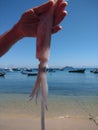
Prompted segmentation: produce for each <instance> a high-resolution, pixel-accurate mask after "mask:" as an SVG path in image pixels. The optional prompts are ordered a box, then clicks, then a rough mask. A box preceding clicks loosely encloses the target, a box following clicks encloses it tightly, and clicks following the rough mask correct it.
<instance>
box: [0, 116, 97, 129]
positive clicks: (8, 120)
mask: <svg viewBox="0 0 98 130" xmlns="http://www.w3.org/2000/svg"><path fill="white" fill-rule="evenodd" d="M97 123H98V120H97ZM45 125H46V130H98V126H97V125H96V124H95V123H94V121H93V120H90V119H82V118H81V119H80V118H64V117H59V118H47V119H46V122H45ZM0 130H40V118H32V116H24V115H22V116H17V115H13V116H8V115H2V116H0Z"/></svg>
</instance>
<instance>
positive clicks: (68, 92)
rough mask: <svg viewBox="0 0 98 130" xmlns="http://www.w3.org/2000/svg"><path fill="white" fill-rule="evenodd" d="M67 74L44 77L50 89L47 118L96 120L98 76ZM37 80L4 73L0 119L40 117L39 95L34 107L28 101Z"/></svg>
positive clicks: (14, 72)
mask: <svg viewBox="0 0 98 130" xmlns="http://www.w3.org/2000/svg"><path fill="white" fill-rule="evenodd" d="M90 70H91V68H86V70H85V73H69V72H68V69H65V70H63V71H61V70H56V71H55V72H54V71H53V72H48V73H47V81H48V86H49V94H48V111H46V118H89V119H92V118H93V119H94V120H97V119H98V74H94V73H91V72H90ZM36 78H37V76H28V75H26V74H23V73H21V71H6V74H5V76H4V77H0V116H4V115H9V116H11V115H15V116H32V118H39V117H40V108H41V107H40V104H41V99H40V94H39V97H38V101H37V103H36V101H35V99H33V100H29V99H30V97H29V96H30V94H31V92H32V89H33V86H34V84H35V81H36Z"/></svg>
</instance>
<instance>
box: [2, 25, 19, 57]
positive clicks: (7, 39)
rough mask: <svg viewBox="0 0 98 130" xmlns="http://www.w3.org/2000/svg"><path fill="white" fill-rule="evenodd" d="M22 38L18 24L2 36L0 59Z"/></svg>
mask: <svg viewBox="0 0 98 130" xmlns="http://www.w3.org/2000/svg"><path fill="white" fill-rule="evenodd" d="M21 38H22V35H21V34H20V32H19V31H17V24H16V25H15V26H14V27H13V28H12V29H11V30H9V31H8V32H6V33H5V34H3V35H2V36H0V57H1V56H3V55H4V54H5V53H6V52H7V51H8V50H9V49H10V48H11V47H12V46H13V45H14V44H15V43H16V42H17V41H18V40H20V39H21Z"/></svg>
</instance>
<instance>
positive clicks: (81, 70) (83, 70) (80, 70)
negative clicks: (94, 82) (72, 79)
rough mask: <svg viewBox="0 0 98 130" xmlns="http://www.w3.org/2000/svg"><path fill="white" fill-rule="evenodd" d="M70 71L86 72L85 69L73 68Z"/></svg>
mask: <svg viewBox="0 0 98 130" xmlns="http://www.w3.org/2000/svg"><path fill="white" fill-rule="evenodd" d="M68 72H71V73H84V72H85V69H72V70H69V71H68Z"/></svg>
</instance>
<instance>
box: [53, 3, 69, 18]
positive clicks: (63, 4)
mask: <svg viewBox="0 0 98 130" xmlns="http://www.w3.org/2000/svg"><path fill="white" fill-rule="evenodd" d="M66 5H67V4H66V3H65V2H63V3H61V4H60V5H58V7H57V8H56V10H55V18H56V17H58V15H59V14H60V12H62V11H64V9H65V7H66Z"/></svg>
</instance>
